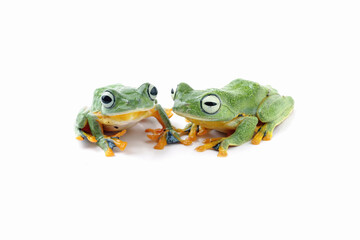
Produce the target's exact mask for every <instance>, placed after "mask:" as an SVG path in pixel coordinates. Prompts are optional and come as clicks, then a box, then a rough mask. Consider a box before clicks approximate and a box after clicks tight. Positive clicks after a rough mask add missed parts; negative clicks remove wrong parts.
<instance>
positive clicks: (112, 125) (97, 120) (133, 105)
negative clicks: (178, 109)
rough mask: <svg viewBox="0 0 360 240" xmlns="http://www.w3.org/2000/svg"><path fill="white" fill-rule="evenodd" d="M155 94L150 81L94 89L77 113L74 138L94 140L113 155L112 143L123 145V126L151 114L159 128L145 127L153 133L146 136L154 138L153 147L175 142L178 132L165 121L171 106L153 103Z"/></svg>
mask: <svg viewBox="0 0 360 240" xmlns="http://www.w3.org/2000/svg"><path fill="white" fill-rule="evenodd" d="M157 94H158V91H157V88H156V87H155V86H153V85H151V84H150V83H144V84H142V85H141V86H140V87H139V88H131V87H126V86H123V85H121V84H113V85H109V86H106V87H102V88H98V89H96V90H95V92H94V97H93V102H92V105H91V107H90V108H83V109H82V110H81V111H80V112H79V114H78V116H77V119H76V124H75V133H76V138H77V139H78V140H84V138H87V139H88V140H89V141H90V142H94V143H97V145H98V146H99V147H101V148H102V149H103V150H104V151H105V155H106V156H113V155H114V152H113V148H114V147H118V148H119V149H120V150H121V151H123V150H124V149H125V147H126V145H127V143H126V142H124V141H121V140H120V137H121V136H122V135H124V134H125V133H126V129H128V128H130V127H132V126H134V125H135V124H136V123H138V122H139V121H141V120H143V119H145V118H148V117H155V118H156V119H157V120H158V121H159V123H160V124H161V125H162V128H161V129H157V130H152V129H147V130H146V132H152V133H153V135H149V138H150V139H152V140H155V141H157V142H158V143H157V145H156V146H155V147H154V148H155V149H163V148H164V147H165V145H166V144H170V143H177V142H179V141H180V140H181V139H180V136H179V135H178V133H177V132H175V131H174V130H173V128H172V126H171V124H170V121H169V117H171V116H172V112H171V109H166V110H164V109H163V108H162V107H161V106H160V105H159V104H157V101H156V96H157ZM154 133H155V134H154Z"/></svg>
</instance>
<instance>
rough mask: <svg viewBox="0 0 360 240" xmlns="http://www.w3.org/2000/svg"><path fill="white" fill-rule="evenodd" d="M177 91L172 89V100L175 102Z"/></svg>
mask: <svg viewBox="0 0 360 240" xmlns="http://www.w3.org/2000/svg"><path fill="white" fill-rule="evenodd" d="M175 93H176V92H175V91H174V89H173V88H172V89H171V98H172V99H173V100H175Z"/></svg>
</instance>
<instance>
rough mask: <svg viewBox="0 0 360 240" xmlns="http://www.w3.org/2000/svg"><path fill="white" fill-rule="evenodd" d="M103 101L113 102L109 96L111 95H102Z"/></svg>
mask: <svg viewBox="0 0 360 240" xmlns="http://www.w3.org/2000/svg"><path fill="white" fill-rule="evenodd" d="M101 101H102V102H103V103H105V104H107V103H111V102H112V98H111V97H109V96H102V97H101Z"/></svg>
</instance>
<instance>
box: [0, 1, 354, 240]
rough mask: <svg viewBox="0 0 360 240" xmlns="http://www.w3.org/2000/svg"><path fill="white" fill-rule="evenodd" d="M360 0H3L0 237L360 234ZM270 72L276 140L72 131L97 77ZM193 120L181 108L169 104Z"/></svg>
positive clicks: (162, 90) (217, 80) (197, 77)
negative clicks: (285, 103)
mask: <svg viewBox="0 0 360 240" xmlns="http://www.w3.org/2000/svg"><path fill="white" fill-rule="evenodd" d="M357 3H358V2H357V1H346V0H345V1H319V0H311V1H307V0H305V1H217V2H215V1H65V0H63V1H1V3H0V34H1V36H0V80H1V94H0V98H1V99H0V100H1V101H0V104H1V118H0V121H1V152H0V154H1V160H0V239H4V240H5V239H6V240H7V239H107V240H108V239H125V240H127V239H157V240H158V239H277V240H278V239H347V240H349V239H360V228H359V226H360V207H359V203H360V194H359V183H360V171H359V170H360V163H359V159H360V158H359V147H360V146H359V123H358V120H359V117H360V115H359V107H358V103H359V99H358V95H359V94H358V92H359V87H358V84H357V83H358V82H359V80H360V78H359V77H360V74H359V66H360V57H359V56H360V48H359V42H360V37H359V22H360V16H359V6H357ZM239 77H241V78H245V79H249V80H253V81H256V82H259V83H261V84H264V85H267V84H269V85H272V86H273V87H274V88H276V89H278V90H279V92H280V93H281V94H284V95H290V96H292V97H293V98H294V99H295V111H294V112H293V114H292V115H291V116H290V117H289V118H288V119H287V120H286V121H285V122H284V123H283V124H282V125H280V126H279V127H278V128H276V130H275V132H274V137H273V139H272V140H271V141H269V142H262V143H261V144H260V145H258V146H255V145H252V144H250V143H246V144H244V145H242V146H240V147H234V148H231V149H229V151H228V154H229V155H228V157H227V158H217V157H216V154H217V152H215V151H207V152H203V153H198V152H196V151H194V148H195V147H196V146H198V145H200V144H201V139H199V140H198V141H196V142H195V143H194V144H193V145H192V146H189V147H186V146H181V145H172V146H168V147H166V148H165V149H164V150H163V151H157V150H154V149H153V148H152V147H153V146H154V144H155V143H154V142H151V141H149V140H148V139H147V137H146V135H145V133H144V130H145V128H148V127H158V126H159V125H158V123H157V122H156V120H154V119H149V120H146V121H144V122H142V123H140V124H138V125H137V126H136V127H134V128H132V129H130V130H129V131H128V133H127V134H126V135H125V136H124V137H123V140H125V141H127V142H128V147H127V149H126V150H125V152H120V151H116V152H115V153H116V156H115V157H112V158H106V157H105V156H104V153H103V151H102V150H101V149H100V148H98V147H97V146H95V145H94V144H90V143H87V142H85V141H84V142H79V141H76V140H75V135H74V132H73V127H74V121H75V118H76V115H77V112H78V111H79V109H80V108H81V107H83V106H86V105H87V106H89V105H90V104H91V99H92V92H93V91H94V89H95V88H97V87H102V86H105V85H107V84H111V83H122V84H125V85H129V86H133V87H138V86H140V84H142V83H143V82H151V83H152V84H154V85H155V86H157V88H158V90H159V96H158V99H159V102H160V103H161V104H162V105H163V106H164V107H171V106H172V100H171V97H170V89H171V88H172V87H176V85H177V84H178V83H180V82H183V81H184V82H187V83H189V84H190V85H191V86H192V87H193V88H195V89H204V88H210V87H222V86H224V85H225V84H227V83H228V82H230V81H231V80H233V79H235V78H239ZM172 121H173V124H174V125H175V126H177V127H182V126H184V125H185V121H184V120H183V119H182V118H180V117H174V118H173V119H172Z"/></svg>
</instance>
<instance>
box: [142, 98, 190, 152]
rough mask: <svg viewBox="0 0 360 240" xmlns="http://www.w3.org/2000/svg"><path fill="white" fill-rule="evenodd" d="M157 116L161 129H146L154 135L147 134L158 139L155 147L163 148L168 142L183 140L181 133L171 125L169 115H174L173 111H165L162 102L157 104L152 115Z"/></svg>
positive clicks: (153, 138)
mask: <svg viewBox="0 0 360 240" xmlns="http://www.w3.org/2000/svg"><path fill="white" fill-rule="evenodd" d="M151 116H153V117H155V118H156V119H157V120H158V121H159V123H160V124H161V126H162V128H161V129H146V130H145V132H150V133H152V135H150V134H149V135H147V136H148V137H149V138H150V139H151V140H154V141H157V142H158V143H157V144H156V145H155V147H154V148H155V149H163V148H164V147H165V146H166V145H167V144H173V143H179V142H183V140H182V139H181V138H180V136H179V134H178V133H177V132H176V131H175V130H174V128H173V127H172V126H171V123H170V120H169V117H171V116H172V113H171V111H169V110H168V111H167V112H166V111H165V110H164V109H163V108H162V107H161V105H160V104H156V105H155V111H154V112H153V114H152V115H151Z"/></svg>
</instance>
